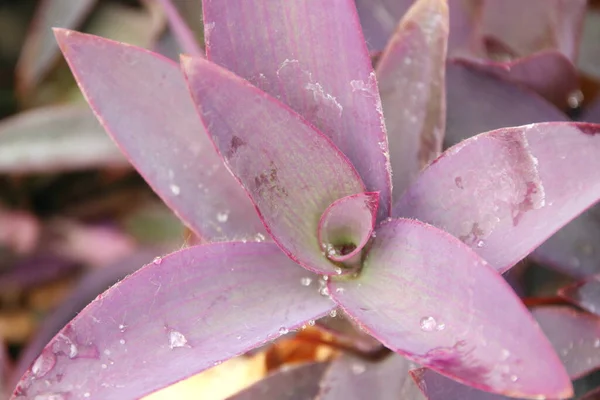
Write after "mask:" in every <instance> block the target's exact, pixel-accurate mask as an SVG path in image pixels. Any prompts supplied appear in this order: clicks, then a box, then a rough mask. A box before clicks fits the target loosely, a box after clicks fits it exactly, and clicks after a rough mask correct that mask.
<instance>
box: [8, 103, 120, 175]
mask: <svg viewBox="0 0 600 400" xmlns="http://www.w3.org/2000/svg"><path fill="white" fill-rule="evenodd" d="M126 165H128V163H127V160H126V159H125V157H123V155H122V154H121V152H120V151H119V149H118V148H117V146H115V144H114V143H112V141H111V140H110V138H109V137H108V136H107V135H106V133H105V132H104V129H102V126H100V124H98V121H97V120H96V118H95V117H94V114H93V113H92V112H91V111H90V109H89V107H87V106H85V105H83V106H81V105H66V106H53V107H45V108H38V109H34V110H31V111H26V112H22V113H20V114H18V115H16V116H14V117H12V118H9V119H5V120H3V121H2V123H0V171H2V172H3V173H28V172H38V173H39V172H42V173H56V172H59V171H69V170H75V169H83V168H93V167H123V166H126Z"/></svg>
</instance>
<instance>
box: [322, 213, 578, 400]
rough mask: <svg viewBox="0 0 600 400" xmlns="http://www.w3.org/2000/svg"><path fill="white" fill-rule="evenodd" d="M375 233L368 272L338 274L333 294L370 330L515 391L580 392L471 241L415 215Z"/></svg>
mask: <svg viewBox="0 0 600 400" xmlns="http://www.w3.org/2000/svg"><path fill="white" fill-rule="evenodd" d="M376 234H377V236H376V238H375V239H374V240H373V242H372V245H371V249H370V251H369V254H368V256H367V257H366V259H365V261H364V263H363V269H362V272H361V274H360V276H359V277H358V278H357V279H350V280H344V279H339V280H338V279H331V280H330V284H329V290H330V293H331V296H332V297H333V299H334V300H335V301H336V302H337V303H338V304H339V305H340V306H341V307H342V308H343V309H344V310H345V311H346V312H347V313H348V314H349V315H350V316H351V317H353V318H355V319H356V320H357V322H359V323H360V324H361V325H362V326H363V327H364V328H365V329H366V330H367V331H368V332H370V333H371V334H372V335H373V336H375V337H376V338H378V339H379V340H380V341H381V342H382V343H383V344H384V345H386V346H387V347H388V348H390V349H392V350H394V351H397V352H399V353H400V354H404V355H406V356H407V357H409V358H411V359H412V360H414V361H415V362H417V363H419V364H421V365H424V366H426V367H429V368H432V369H434V370H436V371H437V372H439V373H441V374H444V375H446V376H448V377H451V378H453V379H455V380H457V381H459V382H463V383H467V384H469V385H470V386H473V387H475V388H479V389H483V390H487V391H491V392H495V393H499V394H504V395H510V396H515V397H518V396H521V397H529V398H535V397H536V396H538V397H541V396H546V397H553V396H554V397H569V395H571V393H572V388H571V382H570V380H569V377H568V376H567V374H566V372H565V370H564V368H563V366H562V365H561V363H560V361H559V359H558V357H557V356H556V354H555V353H554V351H553V350H552V347H551V346H550V343H548V341H547V340H546V338H545V337H544V335H543V334H542V332H541V330H540V329H539V327H538V326H537V325H536V324H535V322H534V321H533V319H532V317H531V315H530V314H529V312H528V311H527V309H526V308H525V307H524V306H523V304H522V303H521V301H520V299H519V298H518V297H517V296H516V295H515V293H514V292H513V291H512V289H511V288H510V286H509V285H508V284H507V283H506V281H505V280H504V279H503V278H502V277H501V276H500V275H499V274H498V273H497V272H496V271H494V270H493V269H492V268H491V267H490V266H489V265H488V264H486V262H485V261H483V259H481V258H480V257H479V256H477V254H475V253H474V252H473V251H472V250H471V249H469V248H468V247H467V246H465V245H464V244H462V243H461V242H460V241H459V240H457V239H456V238H454V237H452V236H451V235H449V234H447V233H445V232H443V231H441V230H439V229H436V228H434V227H432V226H429V225H425V224H423V223H421V222H418V221H411V220H406V219H398V220H392V221H390V222H389V223H387V224H384V225H382V226H380V227H379V229H378V230H377V231H376ZM448 255H451V256H450V257H449V256H448Z"/></svg>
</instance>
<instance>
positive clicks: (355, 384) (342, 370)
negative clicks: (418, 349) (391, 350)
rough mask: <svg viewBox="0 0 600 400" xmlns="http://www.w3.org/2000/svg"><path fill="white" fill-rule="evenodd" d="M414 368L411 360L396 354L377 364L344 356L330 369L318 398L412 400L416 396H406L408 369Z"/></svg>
mask: <svg viewBox="0 0 600 400" xmlns="http://www.w3.org/2000/svg"><path fill="white" fill-rule="evenodd" d="M411 366H412V365H411V363H410V362H409V361H408V360H406V359H405V358H404V357H402V356H399V355H397V354H391V355H389V356H388V358H386V359H385V360H382V361H376V362H369V361H365V360H361V359H359V358H356V357H351V356H341V357H339V358H338V359H336V360H335V361H333V362H332V363H331V365H330V366H329V368H328V369H327V372H326V373H325V375H324V377H323V380H322V381H321V390H320V392H319V396H318V397H317V399H318V400H339V399H344V400H363V399H378V400H388V399H389V400H397V399H411V400H412V399H414V398H413V397H407V396H406V395H407V390H409V388H410V382H409V381H410V377H409V375H408V370H409V368H410V367H411ZM407 386H408V387H409V388H407ZM415 400H416V399H415Z"/></svg>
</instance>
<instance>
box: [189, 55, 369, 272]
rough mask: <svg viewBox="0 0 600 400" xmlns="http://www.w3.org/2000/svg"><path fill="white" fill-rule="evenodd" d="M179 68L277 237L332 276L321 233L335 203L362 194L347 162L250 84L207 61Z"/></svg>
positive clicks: (226, 155)
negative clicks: (321, 222) (324, 217)
mask: <svg viewBox="0 0 600 400" xmlns="http://www.w3.org/2000/svg"><path fill="white" fill-rule="evenodd" d="M182 63H183V68H184V71H185V74H186V76H187V78H188V81H189V86H190V91H191V93H192V96H193V98H194V100H195V102H196V104H197V107H198V112H199V113H200V116H201V117H202V120H203V121H204V125H205V127H206V130H207V131H208V133H209V134H210V135H211V136H212V138H213V141H214V143H215V145H216V147H217V149H218V150H219V152H220V154H221V155H222V156H223V158H224V159H225V160H226V162H227V166H228V168H229V169H230V170H231V172H232V173H233V174H234V175H235V176H236V177H237V179H238V180H239V181H240V183H241V184H242V186H243V187H244V188H245V189H246V191H247V192H248V194H249V195H250V197H251V198H252V200H253V202H254V204H255V205H256V208H257V210H258V212H259V213H260V215H261V218H262V219H263V221H264V224H265V226H266V228H267V230H268V231H269V233H270V234H271V235H272V237H273V239H274V240H275V241H276V242H277V243H278V244H279V245H280V246H281V247H282V249H283V250H284V251H285V252H286V253H287V254H288V255H289V256H290V257H292V258H293V259H294V260H296V261H297V262H299V263H300V264H301V265H303V266H304V267H306V268H308V269H309V270H313V271H319V272H322V273H328V274H332V273H334V271H335V265H334V264H333V263H332V262H330V261H329V260H328V259H327V258H326V257H325V256H324V253H323V250H322V249H321V246H320V243H319V240H318V238H317V230H318V225H319V219H320V218H321V215H322V214H323V212H324V211H325V210H326V209H327V207H328V206H329V205H330V204H331V203H333V202H334V201H335V200H337V199H340V198H342V197H345V196H348V195H351V194H357V193H362V192H364V191H365V190H364V185H363V183H362V181H361V180H360V177H359V176H358V175H357V173H356V171H355V170H354V168H353V167H352V165H351V164H350V162H349V161H348V159H347V158H346V157H345V156H344V155H343V154H342V153H341V152H340V151H339V150H338V149H337V148H336V147H335V146H334V145H333V143H332V142H331V141H330V140H329V139H328V138H327V137H326V136H324V135H323V134H322V133H320V132H319V131H316V130H315V129H314V128H313V127H312V126H310V125H308V124H307V123H306V122H305V121H304V120H303V119H302V118H301V117H300V116H299V115H298V114H296V113H295V112H293V111H292V110H291V109H289V108H288V107H286V106H285V105H283V104H281V103H280V102H278V101H277V100H275V99H273V98H272V97H270V96H269V95H267V94H266V93H264V92H262V91H260V90H259V89H257V88H256V87H254V86H252V85H251V84H250V83H249V82H248V81H246V80H243V79H241V78H240V77H237V76H235V75H234V74H232V73H231V72H229V71H227V70H225V69H224V68H221V67H219V66H218V65H217V64H214V63H212V62H210V61H206V60H203V59H199V58H198V59H191V58H187V57H186V58H183V59H182Z"/></svg>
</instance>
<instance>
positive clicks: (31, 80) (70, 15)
mask: <svg viewBox="0 0 600 400" xmlns="http://www.w3.org/2000/svg"><path fill="white" fill-rule="evenodd" d="M96 1H97V0H79V1H76V2H73V1H72V0H44V1H40V2H39V4H38V6H37V10H36V14H35V16H34V18H33V22H32V24H31V27H30V31H29V34H28V35H27V38H26V40H25V43H24V44H23V50H22V51H21V56H20V58H19V62H18V65H17V71H16V73H17V79H18V84H19V90H20V91H21V92H22V93H23V94H24V93H26V92H28V91H29V90H31V89H32V88H33V87H34V86H35V85H36V84H38V83H39V82H40V81H41V80H42V79H43V77H44V75H45V74H46V73H47V72H48V71H49V70H50V68H51V67H52V64H53V63H54V62H55V61H56V59H57V58H58V55H59V54H60V52H59V49H58V46H57V45H56V41H55V40H54V36H53V35H52V27H53V26H58V27H62V28H70V29H73V28H76V27H77V26H78V25H79V24H80V23H82V22H83V20H84V19H85V17H86V16H87V15H88V13H89V12H90V11H91V10H92V8H93V7H94V5H95V4H96Z"/></svg>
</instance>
